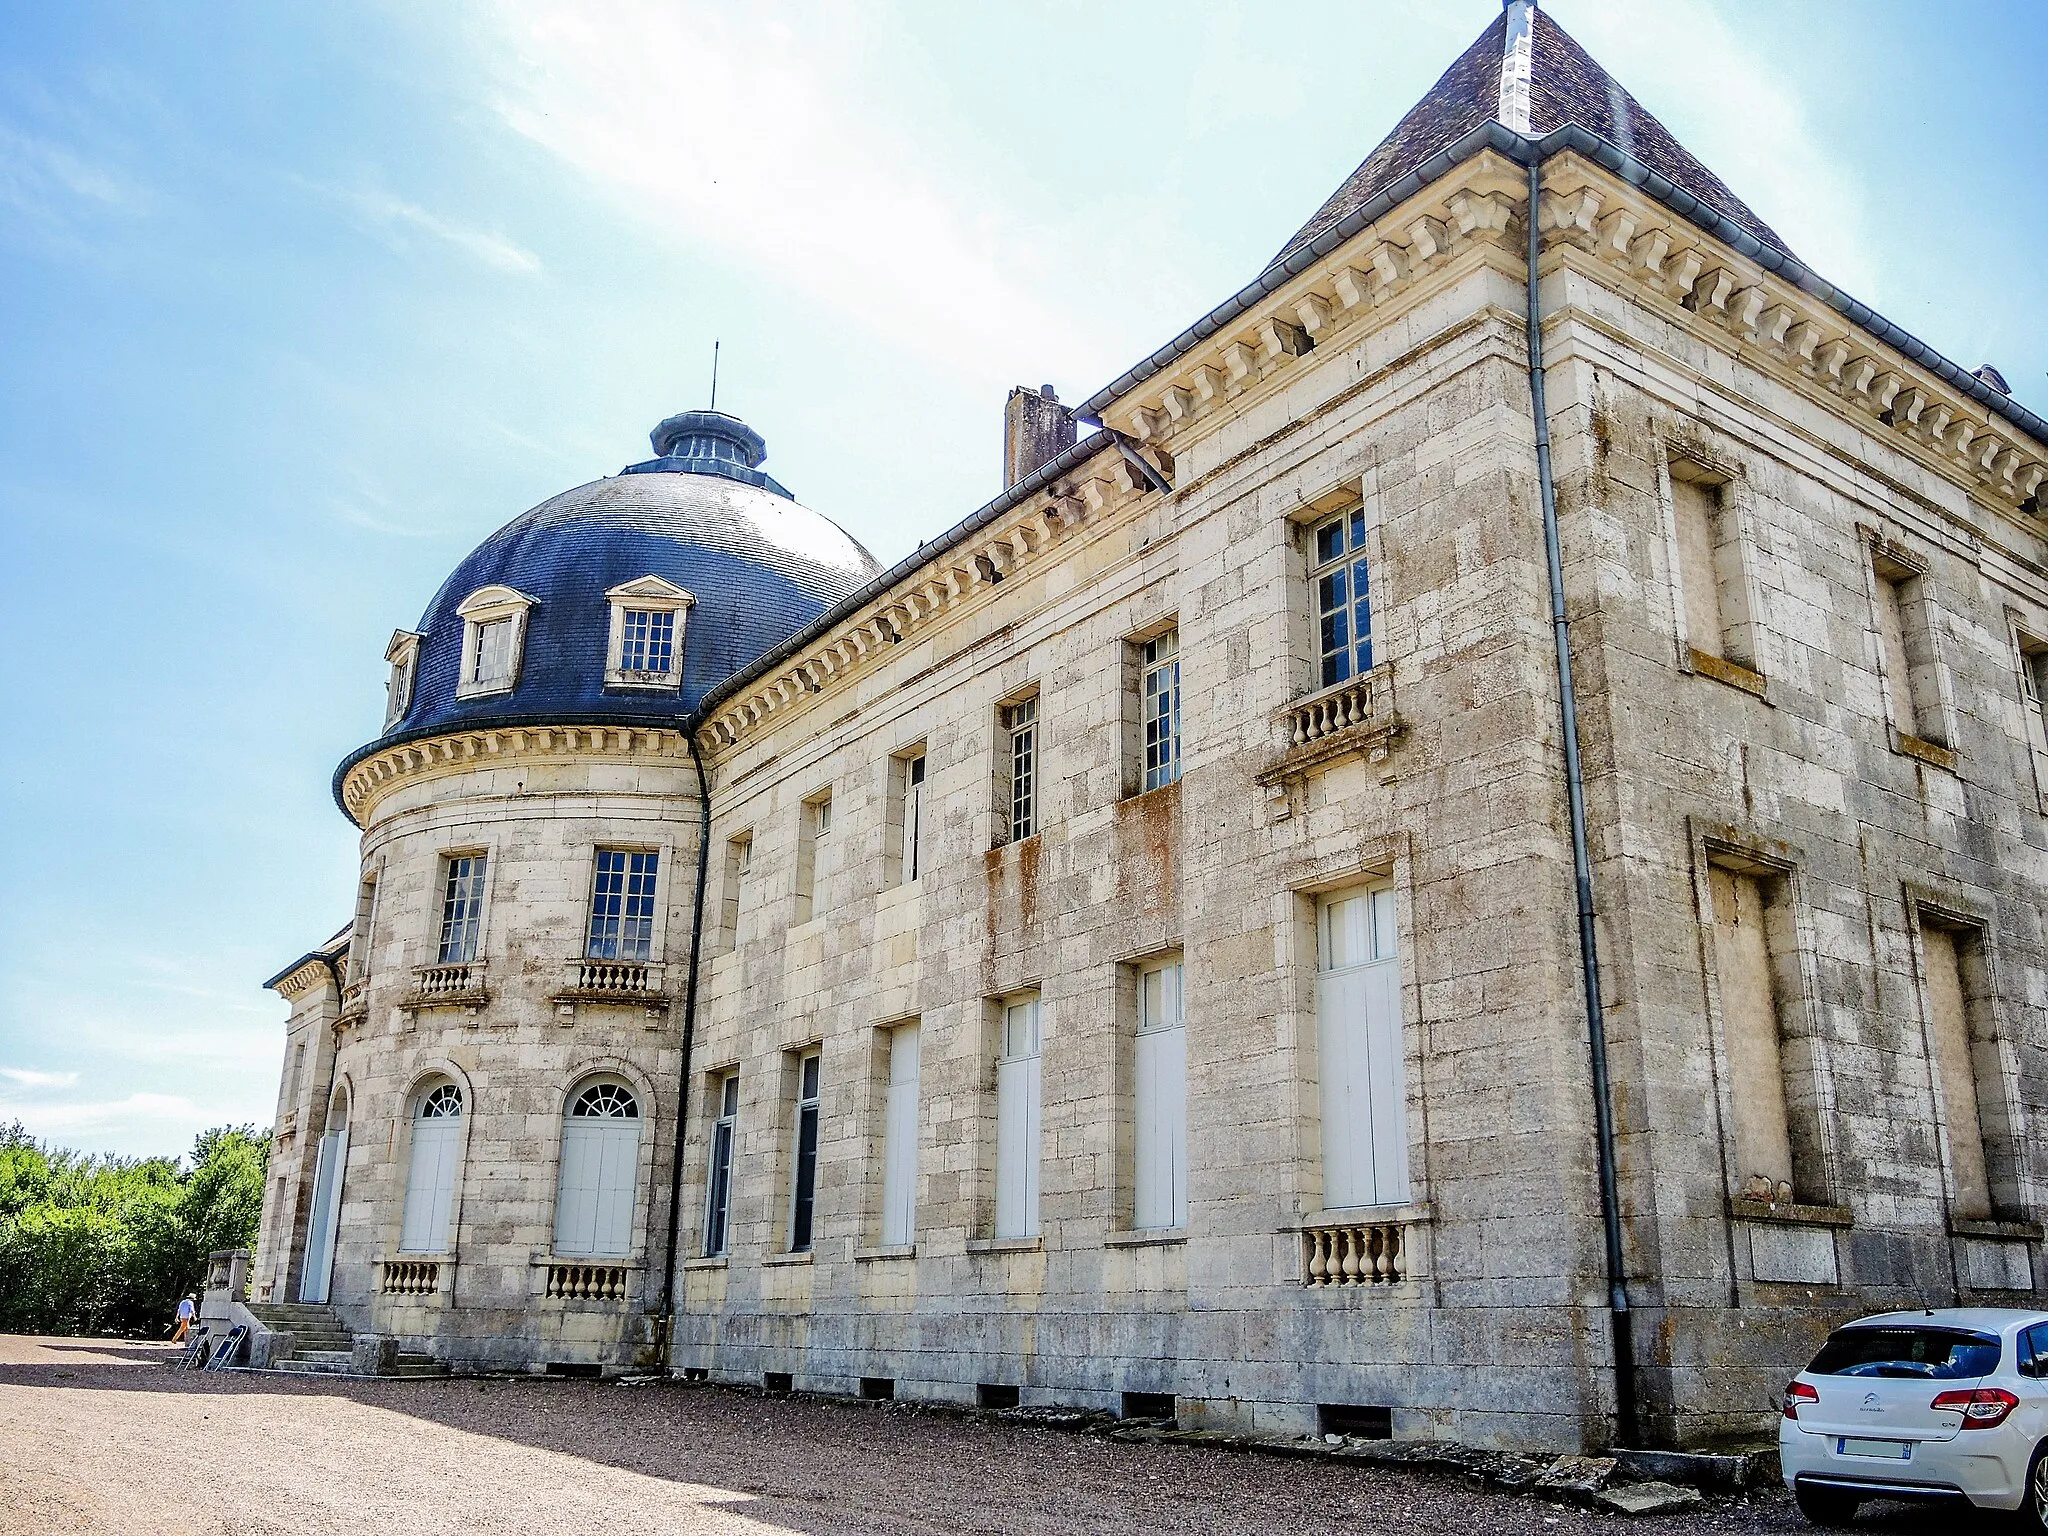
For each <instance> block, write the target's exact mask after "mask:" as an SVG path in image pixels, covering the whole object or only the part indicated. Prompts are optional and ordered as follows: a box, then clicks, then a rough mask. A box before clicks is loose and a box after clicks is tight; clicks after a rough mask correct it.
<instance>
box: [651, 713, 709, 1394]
mask: <svg viewBox="0 0 2048 1536" xmlns="http://www.w3.org/2000/svg"><path fill="white" fill-rule="evenodd" d="M683 737H684V739H685V740H686V741H688V742H689V744H690V761H691V763H692V764H694V765H695V767H696V769H697V894H696V897H695V899H694V900H693V901H692V903H691V905H690V979H689V983H688V985H687V986H686V987H685V988H684V990H683V1052H682V1062H681V1064H680V1065H679V1066H678V1068H677V1070H676V1139H675V1150H674V1151H673V1152H672V1153H671V1154H670V1157H669V1176H668V1243H667V1256H666V1258H665V1259H664V1260H663V1262H662V1266H661V1363H662V1364H663V1365H664V1366H666V1365H667V1364H668V1363H669V1357H670V1352H671V1351H672V1350H673V1348H674V1346H675V1334H676V1240H677V1236H678V1234H679V1232H680V1231H681V1223H682V1214H683V1213H682V1205H683V1144H684V1142H685V1140H686V1135H685V1133H686V1132H687V1131H688V1129H689V1123H690V1122H689V1106H690V1052H691V1048H692V1047H693V1046H694V1045H695V1044H696V1041H697V973H698V969H699V966H700V964H701V957H702V955H703V952H704V887H705V885H706V884H707V882H708V881H709V880H710V878H711V779H710V775H708V774H707V773H706V772H705V771H704V754H703V753H702V752H701V751H700V750H699V749H698V747H697V716H696V714H695V713H692V714H691V715H690V716H689V718H688V719H686V720H685V721H684V722H683Z"/></svg>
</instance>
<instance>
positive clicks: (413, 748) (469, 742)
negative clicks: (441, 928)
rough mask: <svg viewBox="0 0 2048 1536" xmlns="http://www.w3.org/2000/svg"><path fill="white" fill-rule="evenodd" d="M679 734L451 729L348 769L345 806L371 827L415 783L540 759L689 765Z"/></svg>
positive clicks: (607, 728)
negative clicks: (380, 809) (384, 802)
mask: <svg viewBox="0 0 2048 1536" xmlns="http://www.w3.org/2000/svg"><path fill="white" fill-rule="evenodd" d="M689 753H690V744H689V740H688V738H687V737H685V736H684V734H683V733H682V732H681V731H679V730H673V729H668V728H663V727H648V726H639V725H631V726H628V725H523V726H497V727H489V728H479V729H476V730H453V731H447V732H444V733H443V734H441V735H437V736H429V737H425V738H423V739H421V740H418V741H405V742H399V743H397V744H396V745H393V746H389V747H386V748H385V749H384V750H383V751H381V752H374V753H372V754H371V755H370V756H368V757H366V758H364V759H363V760H362V761H361V762H359V763H357V764H356V765H355V766H354V767H352V768H351V769H349V772H348V777H347V778H346V779H344V780H343V781H342V786H341V803H342V805H343V807H344V808H345V809H346V810H347V811H348V813H349V815H350V816H351V817H353V818H354V819H355V821H356V823H357V825H359V826H367V825H368V824H369V818H370V815H371V813H372V812H373V811H374V810H375V808H376V803H377V802H378V801H379V800H381V799H382V798H383V797H384V796H385V795H386V794H387V793H388V792H390V791H391V790H392V789H395V788H397V787H398V786H399V785H400V784H403V783H406V782H408V781H411V780H415V779H419V778H424V777H430V776H434V775H438V774H441V773H448V772H463V771H467V770H470V769H474V768H488V767H493V766H498V765H506V764H511V763H515V762H521V761H529V760H532V759H536V758H576V757H609V758H620V757H627V758H648V757H653V758H660V759H668V760H673V759H676V758H681V759H684V760H685V761H687V760H688V758H689Z"/></svg>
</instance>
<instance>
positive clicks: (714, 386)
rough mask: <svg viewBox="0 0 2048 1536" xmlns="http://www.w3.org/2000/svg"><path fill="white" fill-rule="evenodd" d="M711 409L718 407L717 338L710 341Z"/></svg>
mask: <svg viewBox="0 0 2048 1536" xmlns="http://www.w3.org/2000/svg"><path fill="white" fill-rule="evenodd" d="M711 409H712V410H714V411H715V410H717V409H718V339H717V338H716V337H713V338H712V341H711Z"/></svg>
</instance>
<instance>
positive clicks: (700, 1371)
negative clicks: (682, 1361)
mask: <svg viewBox="0 0 2048 1536" xmlns="http://www.w3.org/2000/svg"><path fill="white" fill-rule="evenodd" d="M710 1379H711V1373H710V1372H709V1371H707V1370H705V1369H704V1367H703V1366H701V1365H686V1366H684V1367H683V1380H685V1381H709V1380H710Z"/></svg>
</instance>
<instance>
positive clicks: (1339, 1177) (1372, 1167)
mask: <svg viewBox="0 0 2048 1536" xmlns="http://www.w3.org/2000/svg"><path fill="white" fill-rule="evenodd" d="M1398 955H1399V951H1398V948H1397V942H1396V938H1395V932H1394V893H1393V892H1392V891H1390V890H1378V891H1346V892H1342V893H1340V894H1338V895H1335V896H1329V897H1326V898H1324V899H1323V900H1322V901H1321V902H1319V903H1318V904H1317V911H1316V1048H1317V1052H1318V1056H1319V1067H1320V1075H1321V1079H1322V1082H1321V1090H1322V1091H1321V1100H1322V1119H1323V1204H1324V1206H1325V1207H1326V1208H1328V1209H1330V1210H1345V1209H1348V1208H1350V1207H1353V1206H1364V1205H1401V1204H1404V1203H1406V1201H1407V1199H1408V1107H1407V1096H1406V1072H1405V1069H1404V1066H1403V1052H1402V1044H1401V978H1400V965H1399V959H1398Z"/></svg>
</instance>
